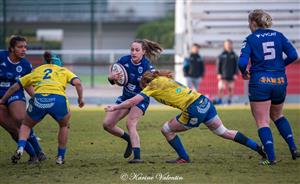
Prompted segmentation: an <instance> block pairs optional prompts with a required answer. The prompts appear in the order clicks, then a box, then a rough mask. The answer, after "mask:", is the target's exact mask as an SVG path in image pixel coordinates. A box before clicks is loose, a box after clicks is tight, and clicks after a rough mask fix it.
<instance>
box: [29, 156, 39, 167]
mask: <svg viewBox="0 0 300 184" xmlns="http://www.w3.org/2000/svg"><path fill="white" fill-rule="evenodd" d="M27 163H28V164H29V165H33V164H37V163H39V158H38V157H37V156H34V157H30V158H29V160H28V161H27Z"/></svg>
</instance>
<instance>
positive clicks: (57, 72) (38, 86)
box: [0, 52, 84, 164]
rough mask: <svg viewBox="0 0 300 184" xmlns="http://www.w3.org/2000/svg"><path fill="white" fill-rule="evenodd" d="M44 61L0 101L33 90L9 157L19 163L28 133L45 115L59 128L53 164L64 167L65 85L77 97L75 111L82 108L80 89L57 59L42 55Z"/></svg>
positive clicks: (68, 117) (48, 54)
mask: <svg viewBox="0 0 300 184" xmlns="http://www.w3.org/2000/svg"><path fill="white" fill-rule="evenodd" d="M44 58H45V61H46V63H47V64H43V65H41V66H39V67H37V68H35V70H34V71H33V72H32V73H29V74H27V75H25V76H24V77H21V78H19V79H18V81H17V83H15V84H14V85H13V86H11V87H10V88H9V89H8V90H7V92H6V93H5V95H4V96H3V97H2V99H1V100H0V104H4V103H5V102H6V100H7V99H8V98H9V97H10V96H11V95H12V94H13V93H15V92H16V91H18V90H19V89H21V88H22V87H24V88H26V87H28V86H31V85H32V86H33V87H34V90H35V94H34V96H33V98H32V99H31V100H30V102H29V106H28V108H27V114H26V116H25V119H24V121H23V122H22V125H21V128H20V133H19V141H18V149H17V151H16V153H15V154H14V155H13V157H14V159H15V160H16V161H17V160H20V158H21V156H22V154H23V150H24V148H25V145H26V142H27V141H26V140H27V138H28V136H29V133H30V129H31V128H32V127H34V126H35V125H36V124H37V123H38V122H40V121H41V120H42V119H43V118H44V117H45V115H47V114H49V115H50V116H52V117H53V118H54V119H55V120H56V121H57V122H58V124H59V133H58V153H57V160H56V163H57V164H63V163H64V156H65V152H66V144H67V140H68V124H69V120H70V117H71V114H70V109H69V102H68V99H67V97H66V94H65V88H66V84H67V83H70V84H72V85H73V86H75V88H76V91H77V94H78V105H79V107H83V106H84V102H83V97H82V92H83V90H82V85H81V82H80V80H79V78H78V77H77V76H76V75H75V74H73V73H72V72H71V71H69V70H68V69H67V68H64V67H60V66H59V65H60V59H59V58H58V57H57V56H55V55H53V54H51V53H49V52H45V54H44Z"/></svg>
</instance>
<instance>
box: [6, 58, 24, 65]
mask: <svg viewBox="0 0 300 184" xmlns="http://www.w3.org/2000/svg"><path fill="white" fill-rule="evenodd" d="M7 60H8V61H9V62H10V63H11V64H13V65H17V64H19V63H20V62H21V60H20V61H18V62H17V63H14V62H12V61H11V60H10V59H9V56H7Z"/></svg>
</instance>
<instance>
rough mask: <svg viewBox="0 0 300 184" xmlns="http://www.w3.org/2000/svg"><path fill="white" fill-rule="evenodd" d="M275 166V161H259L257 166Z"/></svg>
mask: <svg viewBox="0 0 300 184" xmlns="http://www.w3.org/2000/svg"><path fill="white" fill-rule="evenodd" d="M276 164H277V161H276V160H272V161H270V160H261V161H260V162H259V165H276Z"/></svg>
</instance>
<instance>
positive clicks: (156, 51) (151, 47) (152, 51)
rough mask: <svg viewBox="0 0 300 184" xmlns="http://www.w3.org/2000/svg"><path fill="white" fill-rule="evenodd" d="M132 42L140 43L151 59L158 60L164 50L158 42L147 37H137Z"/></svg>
mask: <svg viewBox="0 0 300 184" xmlns="http://www.w3.org/2000/svg"><path fill="white" fill-rule="evenodd" d="M132 43H140V44H141V45H142V48H143V50H145V56H146V57H147V58H149V59H150V60H156V59H157V58H158V56H159V55H160V53H161V52H162V51H163V48H162V47H161V46H160V45H159V44H158V43H156V42H154V41H150V40H147V39H137V40H134V41H133V42H132Z"/></svg>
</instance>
